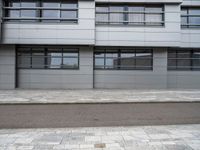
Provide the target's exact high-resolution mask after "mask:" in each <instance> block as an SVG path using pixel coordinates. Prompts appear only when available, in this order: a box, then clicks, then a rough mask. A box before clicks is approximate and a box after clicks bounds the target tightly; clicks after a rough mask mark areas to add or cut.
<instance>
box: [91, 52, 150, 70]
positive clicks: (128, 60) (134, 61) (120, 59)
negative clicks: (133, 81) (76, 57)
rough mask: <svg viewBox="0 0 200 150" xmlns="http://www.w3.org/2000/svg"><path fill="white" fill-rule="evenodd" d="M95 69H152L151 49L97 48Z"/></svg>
mask: <svg viewBox="0 0 200 150" xmlns="http://www.w3.org/2000/svg"><path fill="white" fill-rule="evenodd" d="M94 69H111V70H112V69H116V70H152V69H153V51H152V50H151V49H95V52H94Z"/></svg>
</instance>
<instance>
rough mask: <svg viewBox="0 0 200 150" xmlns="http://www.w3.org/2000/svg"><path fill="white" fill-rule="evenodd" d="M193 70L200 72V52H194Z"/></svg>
mask: <svg viewBox="0 0 200 150" xmlns="http://www.w3.org/2000/svg"><path fill="white" fill-rule="evenodd" d="M192 64H193V70H200V51H194V52H193V62H192Z"/></svg>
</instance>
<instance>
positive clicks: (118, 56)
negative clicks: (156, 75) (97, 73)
mask: <svg viewBox="0 0 200 150" xmlns="http://www.w3.org/2000/svg"><path fill="white" fill-rule="evenodd" d="M108 50H110V51H112V50H114V51H116V54H117V57H116V58H117V59H118V62H117V66H116V67H113V68H108V67H107V66H106V58H108V59H109V58H113V57H106V53H107V51H108ZM127 50H128V51H130V52H131V53H132V54H134V58H133V59H134V61H135V63H134V66H131V67H130V68H128V67H122V66H121V58H124V57H121V55H122V54H124V53H125V52H124V51H127ZM140 50H141V51H142V50H143V51H149V53H150V54H151V57H148V58H146V59H150V60H151V65H150V66H137V65H136V60H137V59H138V58H137V57H136V53H137V52H138V51H140ZM99 51H101V52H102V53H103V56H102V57H96V55H95V54H96V53H98V52H99ZM130 52H129V53H130ZM96 58H97V59H103V61H104V65H103V66H101V67H98V68H97V67H96V63H95V62H96ZM143 59H145V58H143ZM93 66H94V67H93V68H94V70H130V71H131V70H132V71H153V49H151V48H143V49H142V48H132V49H131V48H119V49H117V48H116V49H114V48H111V49H110V48H95V49H94V53H93ZM145 67H146V68H149V69H141V68H145Z"/></svg>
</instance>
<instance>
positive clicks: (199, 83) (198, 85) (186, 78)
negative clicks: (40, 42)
mask: <svg viewBox="0 0 200 150" xmlns="http://www.w3.org/2000/svg"><path fill="white" fill-rule="evenodd" d="M167 87H168V88H179V89H180V88H186V89H187V88H188V89H200V72H198V71H193V72H191V71H189V72H187V71H169V72H168V76H167Z"/></svg>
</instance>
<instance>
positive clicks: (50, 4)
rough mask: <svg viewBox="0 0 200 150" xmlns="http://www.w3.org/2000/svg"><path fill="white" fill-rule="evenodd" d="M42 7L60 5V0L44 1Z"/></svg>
mask: <svg viewBox="0 0 200 150" xmlns="http://www.w3.org/2000/svg"><path fill="white" fill-rule="evenodd" d="M42 7H60V2H59V1H53V0H47V1H44V0H43V1H42Z"/></svg>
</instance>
